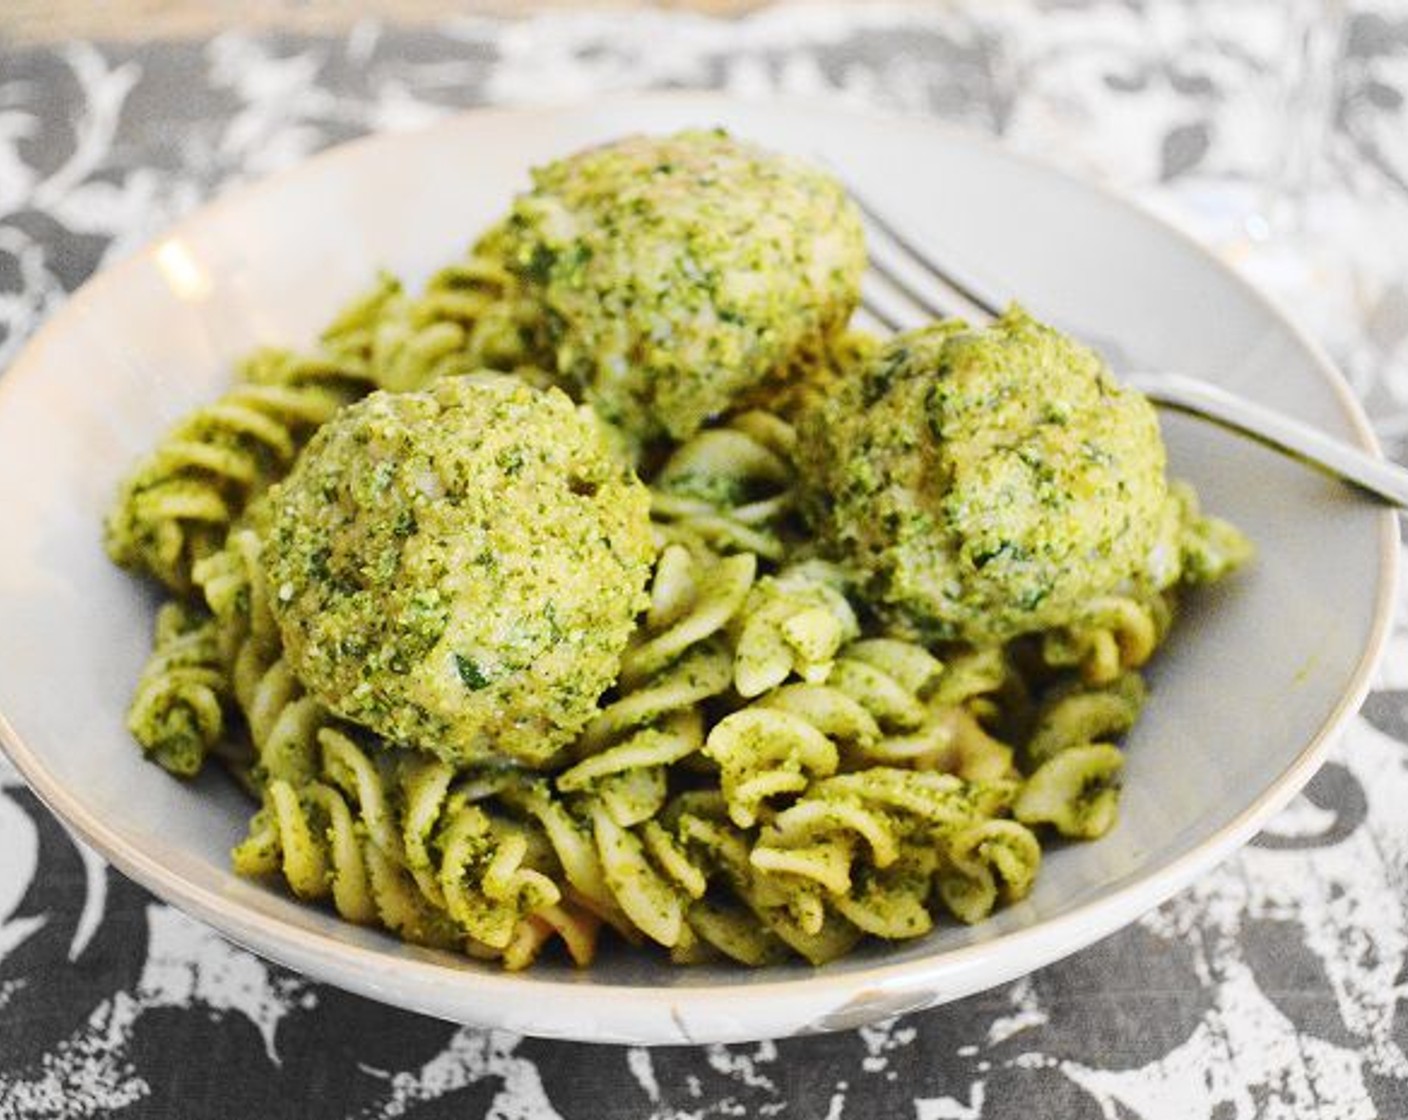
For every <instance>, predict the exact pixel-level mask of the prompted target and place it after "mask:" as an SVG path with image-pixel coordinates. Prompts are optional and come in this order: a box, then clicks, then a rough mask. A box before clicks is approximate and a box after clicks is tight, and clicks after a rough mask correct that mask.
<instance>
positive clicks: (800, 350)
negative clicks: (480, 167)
mask: <svg viewBox="0 0 1408 1120" xmlns="http://www.w3.org/2000/svg"><path fill="white" fill-rule="evenodd" d="M505 233H506V240H507V243H508V245H509V247H510V262H511V267H513V268H514V269H516V270H517V271H518V272H519V274H520V275H521V276H522V277H523V278H524V281H525V285H526V287H527V288H528V290H529V291H530V292H536V294H537V296H538V298H539V300H540V302H541V304H542V305H543V307H544V308H545V313H546V318H547V329H548V334H549V338H550V341H551V344H552V345H553V347H554V349H555V352H556V361H557V366H558V371H559V373H560V374H561V375H562V376H563V377H564V378H565V379H566V380H567V381H568V382H569V383H571V384H573V385H574V386H575V387H576V388H577V389H578V390H579V391H581V392H582V393H583V395H584V396H585V397H586V399H587V400H589V401H590V402H591V403H592V404H593V405H594V406H595V407H596V409H597V410H598V411H599V412H600V413H601V414H602V415H603V416H604V417H605V418H606V419H608V420H609V421H610V422H611V423H613V424H614V425H617V426H618V427H620V428H622V429H624V430H625V431H626V432H627V433H628V434H630V435H631V436H633V437H635V438H636V439H637V440H638V441H640V442H647V441H649V440H652V439H654V438H657V437H659V436H661V435H668V436H671V437H673V438H675V439H684V438H686V437H688V436H690V435H692V434H693V433H694V432H695V431H697V430H698V428H699V427H700V425H701V424H702V423H703V422H704V421H705V420H707V419H708V418H710V417H712V416H716V415H718V414H719V413H721V412H723V411H724V410H726V409H727V408H728V407H729V405H730V404H731V403H732V402H733V401H734V400H735V399H736V398H737V397H738V396H739V395H740V394H743V393H745V392H747V391H748V390H750V389H752V388H754V387H755V386H758V385H761V384H763V383H764V382H766V381H768V380H770V379H778V378H783V377H785V376H786V375H787V374H788V372H789V370H790V369H791V368H792V367H793V366H794V365H795V364H796V363H798V362H799V361H801V360H804V359H805V358H806V357H807V356H808V355H810V354H812V353H814V352H816V351H817V350H818V349H819V348H820V347H821V346H822V345H823V344H824V342H825V340H826V339H827V337H828V336H830V335H831V334H832V333H833V332H835V331H837V330H838V329H840V328H841V327H843V326H844V325H845V323H846V321H847V319H849V317H850V314H851V312H852V310H854V308H855V305H856V302H857V300H858V298H859V285H860V276H861V273H862V272H863V271H864V268H865V248H864V239H863V235H862V232H861V226H860V220H859V217H858V215H857V213H856V210H855V207H854V205H853V204H852V203H851V202H850V200H849V199H848V198H847V197H846V194H845V192H844V191H843V190H842V189H841V187H840V186H839V184H837V183H836V182H835V181H834V180H833V179H832V178H831V177H830V176H828V175H825V174H823V173H822V172H820V171H817V170H816V169H814V168H811V167H809V166H807V165H806V164H803V163H801V162H800V161H798V160H795V159H792V158H790V157H785V156H778V155H773V154H770V153H765V152H763V151H760V150H759V149H757V148H755V147H753V146H751V145H748V144H744V143H741V142H739V141H737V140H734V139H732V138H731V137H729V136H728V135H726V134H724V133H722V132H682V133H679V134H677V135H673V136H668V137H664V138H654V137H643V136H636V137H630V138H627V139H625V140H621V141H618V142H616V143H613V144H608V145H606V146H604V147H599V148H594V149H591V150H588V151H585V152H581V153H579V154H577V155H574V156H571V157H570V158H567V159H564V160H560V161H558V162H556V163H552V164H549V165H547V166H546V167H543V168H540V169H539V170H537V171H536V172H535V173H534V175H533V188H532V190H530V191H528V192H527V193H526V194H523V195H521V196H520V197H519V198H518V199H517V200H516V201H515V203H514V206H513V209H512V212H511V213H510V215H509V217H508V219H507V220H506V226H505Z"/></svg>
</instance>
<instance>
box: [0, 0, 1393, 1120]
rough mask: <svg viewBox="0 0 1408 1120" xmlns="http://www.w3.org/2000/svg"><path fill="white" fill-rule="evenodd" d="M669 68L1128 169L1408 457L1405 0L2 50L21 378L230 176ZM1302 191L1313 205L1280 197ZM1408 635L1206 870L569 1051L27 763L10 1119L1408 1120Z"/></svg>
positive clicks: (1151, 0) (1134, 186)
mask: <svg viewBox="0 0 1408 1120" xmlns="http://www.w3.org/2000/svg"><path fill="white" fill-rule="evenodd" d="M1308 20H1309V21H1321V22H1322V23H1325V24H1326V26H1328V27H1329V30H1328V32H1327V31H1326V29H1325V26H1319V27H1318V28H1316V27H1315V26H1314V25H1313V24H1307V23H1306V22H1305V21H1308ZM1307 26H1311V27H1312V29H1313V34H1312V36H1311V38H1310V39H1308V40H1306V41H1305V42H1301V41H1300V36H1301V34H1302V32H1304V31H1305V30H1306V27H1307ZM1317 37H1318V38H1317ZM1297 68H1299V69H1297ZM670 86H695V87H712V88H724V89H728V90H731V91H734V92H737V93H739V94H741V95H746V96H762V95H767V94H770V93H775V92H781V93H788V94H793V95H805V96H810V97H815V98H817V99H818V100H821V99H830V98H836V99H841V100H843V101H847V102H851V103H865V104H871V105H876V106H880V107H887V108H893V109H898V110H905V111H911V112H923V113H930V114H933V115H935V116H938V117H943V118H947V119H949V120H952V121H956V122H959V123H961V124H963V125H966V126H968V127H971V128H973V129H976V130H979V131H982V132H986V133H992V134H996V135H999V136H1001V137H1003V138H1004V139H1005V141H1006V142H1008V143H1010V144H1012V145H1014V146H1015V147H1017V148H1019V149H1023V150H1026V151H1028V152H1033V153H1036V154H1038V155H1041V156H1044V157H1046V158H1050V159H1053V160H1056V161H1058V162H1060V163H1062V164H1064V165H1065V166H1067V167H1070V168H1073V169H1075V170H1077V171H1078V172H1081V173H1083V174H1085V175H1088V176H1091V177H1095V178H1098V179H1100V180H1103V181H1106V182H1110V183H1114V184H1116V185H1117V186H1120V187H1122V188H1125V189H1127V190H1130V191H1132V192H1133V193H1134V194H1136V195H1137V196H1139V197H1140V198H1141V199H1142V200H1143V201H1144V202H1145V203H1147V204H1149V205H1151V206H1154V207H1155V208H1157V209H1158V210H1160V211H1162V212H1163V213H1165V214H1167V215H1168V216H1170V217H1171V218H1173V220H1175V221H1176V222H1179V223H1181V224H1183V225H1184V226H1186V227H1187V228H1189V229H1190V230H1191V231H1192V232H1193V233H1194V234H1195V235H1196V236H1199V237H1201V238H1203V239H1204V240H1205V241H1208V242H1209V243H1212V244H1214V245H1215V246H1217V247H1218V248H1219V249H1220V250H1221V251H1223V252H1225V253H1227V254H1228V255H1230V256H1231V257H1232V258H1233V259H1234V260H1235V261H1236V263H1237V264H1238V265H1239V266H1240V267H1242V268H1244V269H1245V270H1246V271H1247V272H1249V273H1250V274H1251V275H1252V276H1253V277H1254V278H1255V279H1256V280H1257V281H1258V282H1259V283H1261V284H1263V285H1264V286H1265V287H1266V288H1268V289H1269V290H1270V291H1271V292H1272V293H1273V294H1274V295H1276V296H1277V297H1279V298H1280V299H1282V300H1283V301H1284V302H1285V303H1286V304H1287V305H1289V307H1290V308H1291V309H1292V311H1293V312H1294V314H1295V315H1296V316H1297V317H1298V318H1299V319H1300V320H1301V321H1302V322H1303V323H1305V324H1306V325H1307V326H1308V327H1309V329H1310V330H1311V332H1312V333H1314V334H1316V335H1318V337H1319V338H1320V339H1321V340H1322V341H1323V342H1324V343H1326V344H1327V345H1328V346H1329V347H1330V349H1331V351H1332V352H1333V353H1334V355H1335V356H1336V357H1337V358H1338V359H1339V361H1340V362H1341V363H1342V365H1343V367H1344V368H1345V370H1346V372H1347V373H1348V375H1349V376H1350V378H1351V380H1352V381H1353V384H1354V386H1355V388H1356V390H1357V391H1358V392H1359V394H1360V395H1361V397H1362V399H1363V400H1364V401H1365V403H1366V405H1367V406H1368V408H1369V410H1370V412H1371V414H1372V416H1373V417H1374V419H1375V421H1376V423H1377V425H1378V427H1379V430H1380V433H1381V435H1382V437H1383V439H1384V442H1385V444H1386V446H1387V447H1388V448H1389V449H1390V451H1391V452H1392V453H1393V454H1395V455H1396V456H1397V457H1398V458H1400V459H1403V458H1404V457H1405V455H1408V110H1405V108H1404V99H1405V97H1408V5H1404V4H1403V3H1401V2H1399V0H1364V2H1360V3H1353V4H1349V5H1348V6H1345V5H1343V4H1336V3H1320V2H1316V3H1298V2H1288V0H1199V2H1194V3H1184V2H1176V0H1175V2H1168V0H1009V2H1005V3H1000V4H997V3H979V2H978V0H974V2H973V3H971V4H968V5H966V6H965V5H957V6H945V7H932V6H930V7H926V8H923V9H919V8H914V7H901V6H883V5H869V6H855V7H850V8H847V9H840V10H836V9H814V8H807V9H792V10H789V9H770V10H766V11H764V12H762V13H760V14H756V15H753V16H750V17H748V18H746V19H743V20H741V21H736V22H733V21H728V22H726V21H714V20H708V19H704V18H699V17H692V16H685V15H679V14H674V15H666V14H649V13H642V12H635V13H631V14H625V15H600V14H597V15H592V16H552V17H542V18H538V19H533V20H528V21H522V22H493V21H477V20H464V21H455V22H446V23H444V24H443V25H441V26H437V27H434V28H417V29H414V30H411V29H397V28H394V27H388V26H378V25H375V24H371V23H367V24H363V25H360V26H357V27H356V28H355V29H354V30H353V31H352V32H351V33H350V34H348V35H346V36H341V37H335V38H334V37H326V38H303V37H291V36H284V35H279V34H274V33H260V34H240V33H231V34H225V35H222V36H220V37H219V38H216V39H213V40H211V41H202V42H169V43H167V42H163V43H150V44H141V43H123V44H103V43H93V42H72V43H65V44H61V45H45V46H42V47H21V46H17V45H13V44H9V45H6V44H0V369H3V367H4V366H5V364H6V363H7V361H8V360H9V359H10V358H12V357H13V355H14V354H15V353H16V352H17V350H18V348H19V347H20V346H21V345H22V344H23V343H24V341H25V339H26V337H27V336H28V335H29V334H30V333H31V332H32V331H33V330H34V328H35V327H36V326H37V325H38V324H39V323H40V322H41V321H42V320H43V319H44V318H45V317H46V316H47V315H49V314H50V313H52V312H53V311H54V310H55V309H56V308H57V307H58V306H59V305H60V304H61V303H62V302H63V301H64V299H65V297H66V295H67V294H68V293H69V292H71V291H72V290H73V289H74V288H75V287H76V286H78V285H79V284H80V283H82V282H83V281H84V279H86V278H87V277H88V276H89V275H91V274H92V273H93V272H94V270H95V269H98V268H100V267H101V266H103V265H104V264H105V263H107V262H109V261H112V260H113V259H115V258H117V257H120V256H122V255H123V254H124V253H127V252H128V251H130V250H131V249H132V248H134V247H135V246H137V245H139V244H140V243H142V242H143V241H144V240H145V239H147V238H148V237H150V236H151V235H153V234H155V233H156V232H157V231H159V230H160V229H161V228H163V227H164V226H166V225H167V224H168V223H170V222H171V221H172V220H173V219H175V218H176V217H177V216H179V215H181V214H183V213H185V212H187V211H189V210H191V209H192V208H193V207H195V206H196V205H198V204H199V203H201V202H202V201H204V200H206V199H208V198H209V197H211V196H212V195H214V194H215V193H216V192H218V191H221V190H224V189H227V188H229V187H231V186H233V185H236V184H237V183H239V182H242V181H247V180H250V179H253V178H255V177H257V176H260V175H263V174H265V173H267V172H270V171H274V170H276V169H278V168H281V167H286V166H288V165H289V164H291V163H293V162H295V161H297V160H299V159H301V158H303V157H304V156H306V155H308V154H309V153H311V152H313V151H316V150H318V149H320V148H323V147H326V146H327V145H329V144H334V143H337V142H338V141H341V140H345V139H347V138H349V137H353V136H356V135H359V134H362V133H366V132H368V131H373V130H379V129H402V128H412V127H415V126H418V125H421V124H424V123H426V122H429V121H432V120H434V119H436V118H437V117H440V116H442V115H444V114H446V113H449V112H452V111H454V110H457V109H460V108H462V107H466V106H472V105H477V104H483V103H488V102H521V101H527V100H541V99H557V100H561V99H572V98H579V97H582V96H586V95H589V94H594V93H597V92H601V91H619V90H622V89H635V88H645V87H670ZM1285 176H1290V178H1291V181H1292V185H1293V187H1294V188H1295V189H1294V192H1293V194H1294V196H1295V197H1296V198H1297V199H1298V203H1297V205H1296V206H1295V208H1294V212H1293V213H1291V214H1290V215H1289V216H1288V215H1286V214H1277V213H1276V212H1275V208H1274V207H1270V208H1268V207H1267V205H1266V201H1267V199H1266V196H1267V188H1268V184H1271V183H1273V182H1274V181H1275V180H1276V179H1277V177H1282V178H1284V177H1285ZM1405 623H1408V610H1403V611H1400V619H1399V627H1398V630H1397V633H1396V636H1395V639H1394V644H1393V648H1392V649H1391V651H1390V654H1389V657H1388V659H1387V662H1386V664H1385V667H1384V669H1383V671H1382V672H1381V674H1380V679H1379V680H1378V681H1377V683H1376V688H1375V691H1374V693H1373V694H1372V696H1371V697H1370V699H1369V701H1368V703H1367V704H1366V705H1365V708H1364V710H1363V713H1362V715H1361V716H1360V717H1359V718H1358V719H1356V720H1355V721H1354V723H1353V725H1352V726H1351V728H1350V729H1349V731H1348V733H1347V735H1346V736H1345V737H1344V739H1343V741H1342V743H1341V744H1340V745H1339V747H1338V748H1337V750H1336V751H1335V752H1334V754H1333V756H1332V758H1331V761H1329V762H1328V763H1327V764H1326V765H1325V767H1324V769H1323V770H1322V771H1321V772H1320V774H1319V775H1318V776H1317V777H1316V778H1315V780H1314V781H1313V782H1312V783H1311V784H1310V786H1309V787H1308V788H1307V789H1306V791H1305V793H1304V794H1303V795H1302V796H1301V797H1300V798H1299V799H1298V800H1297V801H1296V802H1295V803H1294V804H1293V805H1292V806H1291V807H1290V808H1289V809H1288V810H1287V811H1286V812H1285V813H1284V814H1283V815H1282V816H1280V817H1279V818H1278V819H1277V820H1276V821H1275V823H1274V824H1273V826H1272V827H1271V828H1270V829H1269V830H1268V831H1267V832H1266V833H1264V834H1263V835H1262V836H1261V837H1259V838H1258V839H1257V841H1256V842H1254V843H1253V844H1252V845H1251V846H1250V847H1249V848H1247V849H1246V850H1245V851H1244V852H1243V853H1242V854H1241V855H1240V856H1238V857H1237V858H1236V859H1234V860H1232V861H1230V862H1229V863H1227V864H1226V865H1225V866H1223V867H1222V868H1220V869H1219V870H1218V871H1216V872H1215V873H1213V874H1210V875H1208V876H1206V877H1205V878H1204V879H1202V880H1201V881H1200V882H1198V883H1197V884H1196V885H1195V886H1194V887H1193V888H1192V889H1190V890H1189V891H1187V892H1186V893H1184V894H1182V895H1181V896H1179V897H1177V898H1175V899H1174V900H1173V901H1172V902H1170V903H1168V904H1167V905H1165V906H1164V907H1162V908H1161V909H1159V910H1158V911H1156V912H1155V913H1153V914H1150V915H1149V916H1148V917H1146V918H1145V919H1143V920H1142V921H1140V922H1138V923H1137V924H1135V925H1134V926H1132V927H1130V928H1128V929H1126V930H1125V931H1123V932H1122V933H1120V934H1118V935H1116V936H1114V937H1111V938H1109V939H1107V940H1106V941H1104V942H1103V943H1101V944H1098V945H1096V946H1095V947H1093V948H1091V949H1089V950H1087V951H1085V952H1083V953H1080V954H1078V955H1076V956H1075V957H1072V958H1070V959H1069V960H1067V961H1065V962H1063V963H1061V964H1059V965H1056V966H1054V967H1051V968H1047V969H1045V970H1043V971H1040V972H1038V973H1036V974H1034V975H1032V976H1029V977H1027V978H1026V979H1023V980H1021V981H1018V982H1017V983H1015V984H1011V985H1009V986H1007V987H1003V988H999V989H996V990H994V991H990V992H987V993H985V994H982V995H978V996H974V997H972V998H970V999H967V1000H964V1001H962V1002H960V1003H957V1004H955V1005H952V1006H949V1007H944V1008H939V1009H937V1010H933V1011H930V1012H926V1013H923V1014H916V1015H911V1016H908V1017H905V1018H902V1019H898V1020H895V1021H892V1022H887V1023H883V1024H879V1025H877V1026H874V1027H871V1028H867V1029H863V1030H860V1031H855V1032H852V1033H846V1034H837V1035H831V1036H826V1037H819V1038H811V1039H803V1040H792V1041H781V1042H776V1043H771V1042H769V1043H761V1044H757V1045H743V1046H712V1047H701V1048H673V1049H665V1050H652V1051H646V1050H643V1049H633V1048H624V1047H620V1048H617V1047H609V1048H608V1047H592V1046H587V1045H570V1044H563V1043H552V1042H542V1041H536V1040H532V1039H526V1038H520V1037H517V1036H514V1035H510V1034H507V1033H503V1032H487V1031H479V1030H472V1029H462V1028H458V1027H456V1026H453V1025H449V1024H446V1023H442V1022H439V1021H436V1020H432V1019H427V1018H422V1017H419V1016H416V1015H413V1014H409V1013H406V1012H402V1011H397V1010H393V1009H390V1008H386V1007H382V1006H380V1005H377V1004H373V1003H369V1002H367V1001H364V1000H362V999H359V998H355V997H353V996H350V995H347V994H345V993H343V992H340V991H338V990H336V989H333V988H329V987H325V986H322V985H319V984H316V983H313V982H311V981H309V980H307V979H305V978H303V977H301V976H298V975H295V974H292V973H289V972H287V971H284V970H282V969H280V968H277V967H275V966H273V965H270V964H268V963H266V962H265V961H263V960H261V959H259V958H257V957H255V956H253V955H251V954H249V953H248V952H245V951H244V950H242V949H239V948H236V947H235V946H233V945H231V944H229V943H227V942H226V941H224V940H222V939H221V938H220V937H218V936H217V935H215V934H214V933H212V932H211V931H209V930H208V929H206V928H205V927H203V926H201V925H200V924H199V923H197V922H195V921H193V920H191V919H190V918H187V917H185V916H184V915H182V914H181V913H179V912H177V911H175V910H172V909H171V908H169V907H167V906H165V905H163V904H161V903H159V902H157V901H155V900H154V899H152V898H151V897H150V896H149V895H147V894H146V893H145V892H144V891H142V890H140V889H139V888H137V887H136V886H134V885H133V884H132V883H130V882H128V881H127V880H126V879H124V878H123V877H122V876H121V875H119V874H117V873H116V872H114V871H112V870H111V869H109V868H107V867H106V866H105V865H104V864H103V863H102V861H101V860H99V859H98V858H97V857H95V856H94V855H92V854H91V853H90V852H88V851H87V850H85V849H84V848H83V847H82V846H81V845H79V844H77V843H75V842H74V841H73V840H72V839H71V838H70V837H69V836H68V835H67V834H66V833H65V831H64V830H63V829H62V828H61V827H60V826H59V825H58V824H56V823H55V821H54V820H53V819H52V818H51V817H50V816H49V815H48V814H47V812H46V811H45V810H44V809H43V808H42V807H41V806H40V805H39V804H38V803H37V802H36V800H35V798H34V797H33V796H32V795H31V794H30V793H29V792H28V791H27V790H26V789H25V788H24V787H23V785H22V784H21V783H20V782H19V781H18V779H17V778H15V777H14V775H13V773H12V772H11V771H9V770H8V769H3V768H0V1117H5V1118H8V1117H21V1116H23V1117H50V1116H54V1117H57V1116H108V1115H118V1116H122V1117H134V1118H135V1117H157V1116H161V1117H206V1116H211V1117H241V1118H253V1117H261V1118H271V1120H272V1118H276V1117H367V1118H373V1117H378V1118H379V1117H396V1116H413V1117H416V1118H418V1120H429V1118H431V1117H450V1116H456V1117H481V1116H487V1117H497V1118H503V1120H510V1118H513V1120H549V1118H556V1117H564V1118H567V1120H579V1118H592V1117H641V1118H645V1117H653V1118H655V1120H683V1118H686V1117H689V1118H695V1117H713V1116H718V1117H727V1116H787V1117H806V1118H813V1117H814V1118H818V1120H820V1118H822V1117H826V1118H828V1120H839V1118H841V1117H847V1118H858V1117H867V1118H869V1117H909V1116H912V1117H915V1118H917V1120H977V1118H984V1120H987V1118H993V1120H997V1118H1008V1117H1022V1118H1024V1120H1026V1118H1030V1117H1070V1118H1076V1117H1105V1118H1107V1120H1114V1118H1131V1117H1140V1118H1144V1120H1154V1118H1173V1117H1178V1118H1185V1117H1186V1118H1190V1120H1191V1118H1207V1120H1232V1118H1234V1117H1268V1118H1271V1117H1336V1118H1342V1120H1351V1118H1356V1120H1357V1118H1360V1117H1364V1118H1368V1117H1374V1116H1382V1117H1402V1116H1408V1017H1405V1016H1404V1015H1400V1011H1399V1008H1400V1002H1401V1001H1402V1000H1403V999H1404V998H1405V997H1406V996H1408V625H1405ZM3 671H4V666H0V672H3ZM0 765H3V764H0Z"/></svg>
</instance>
